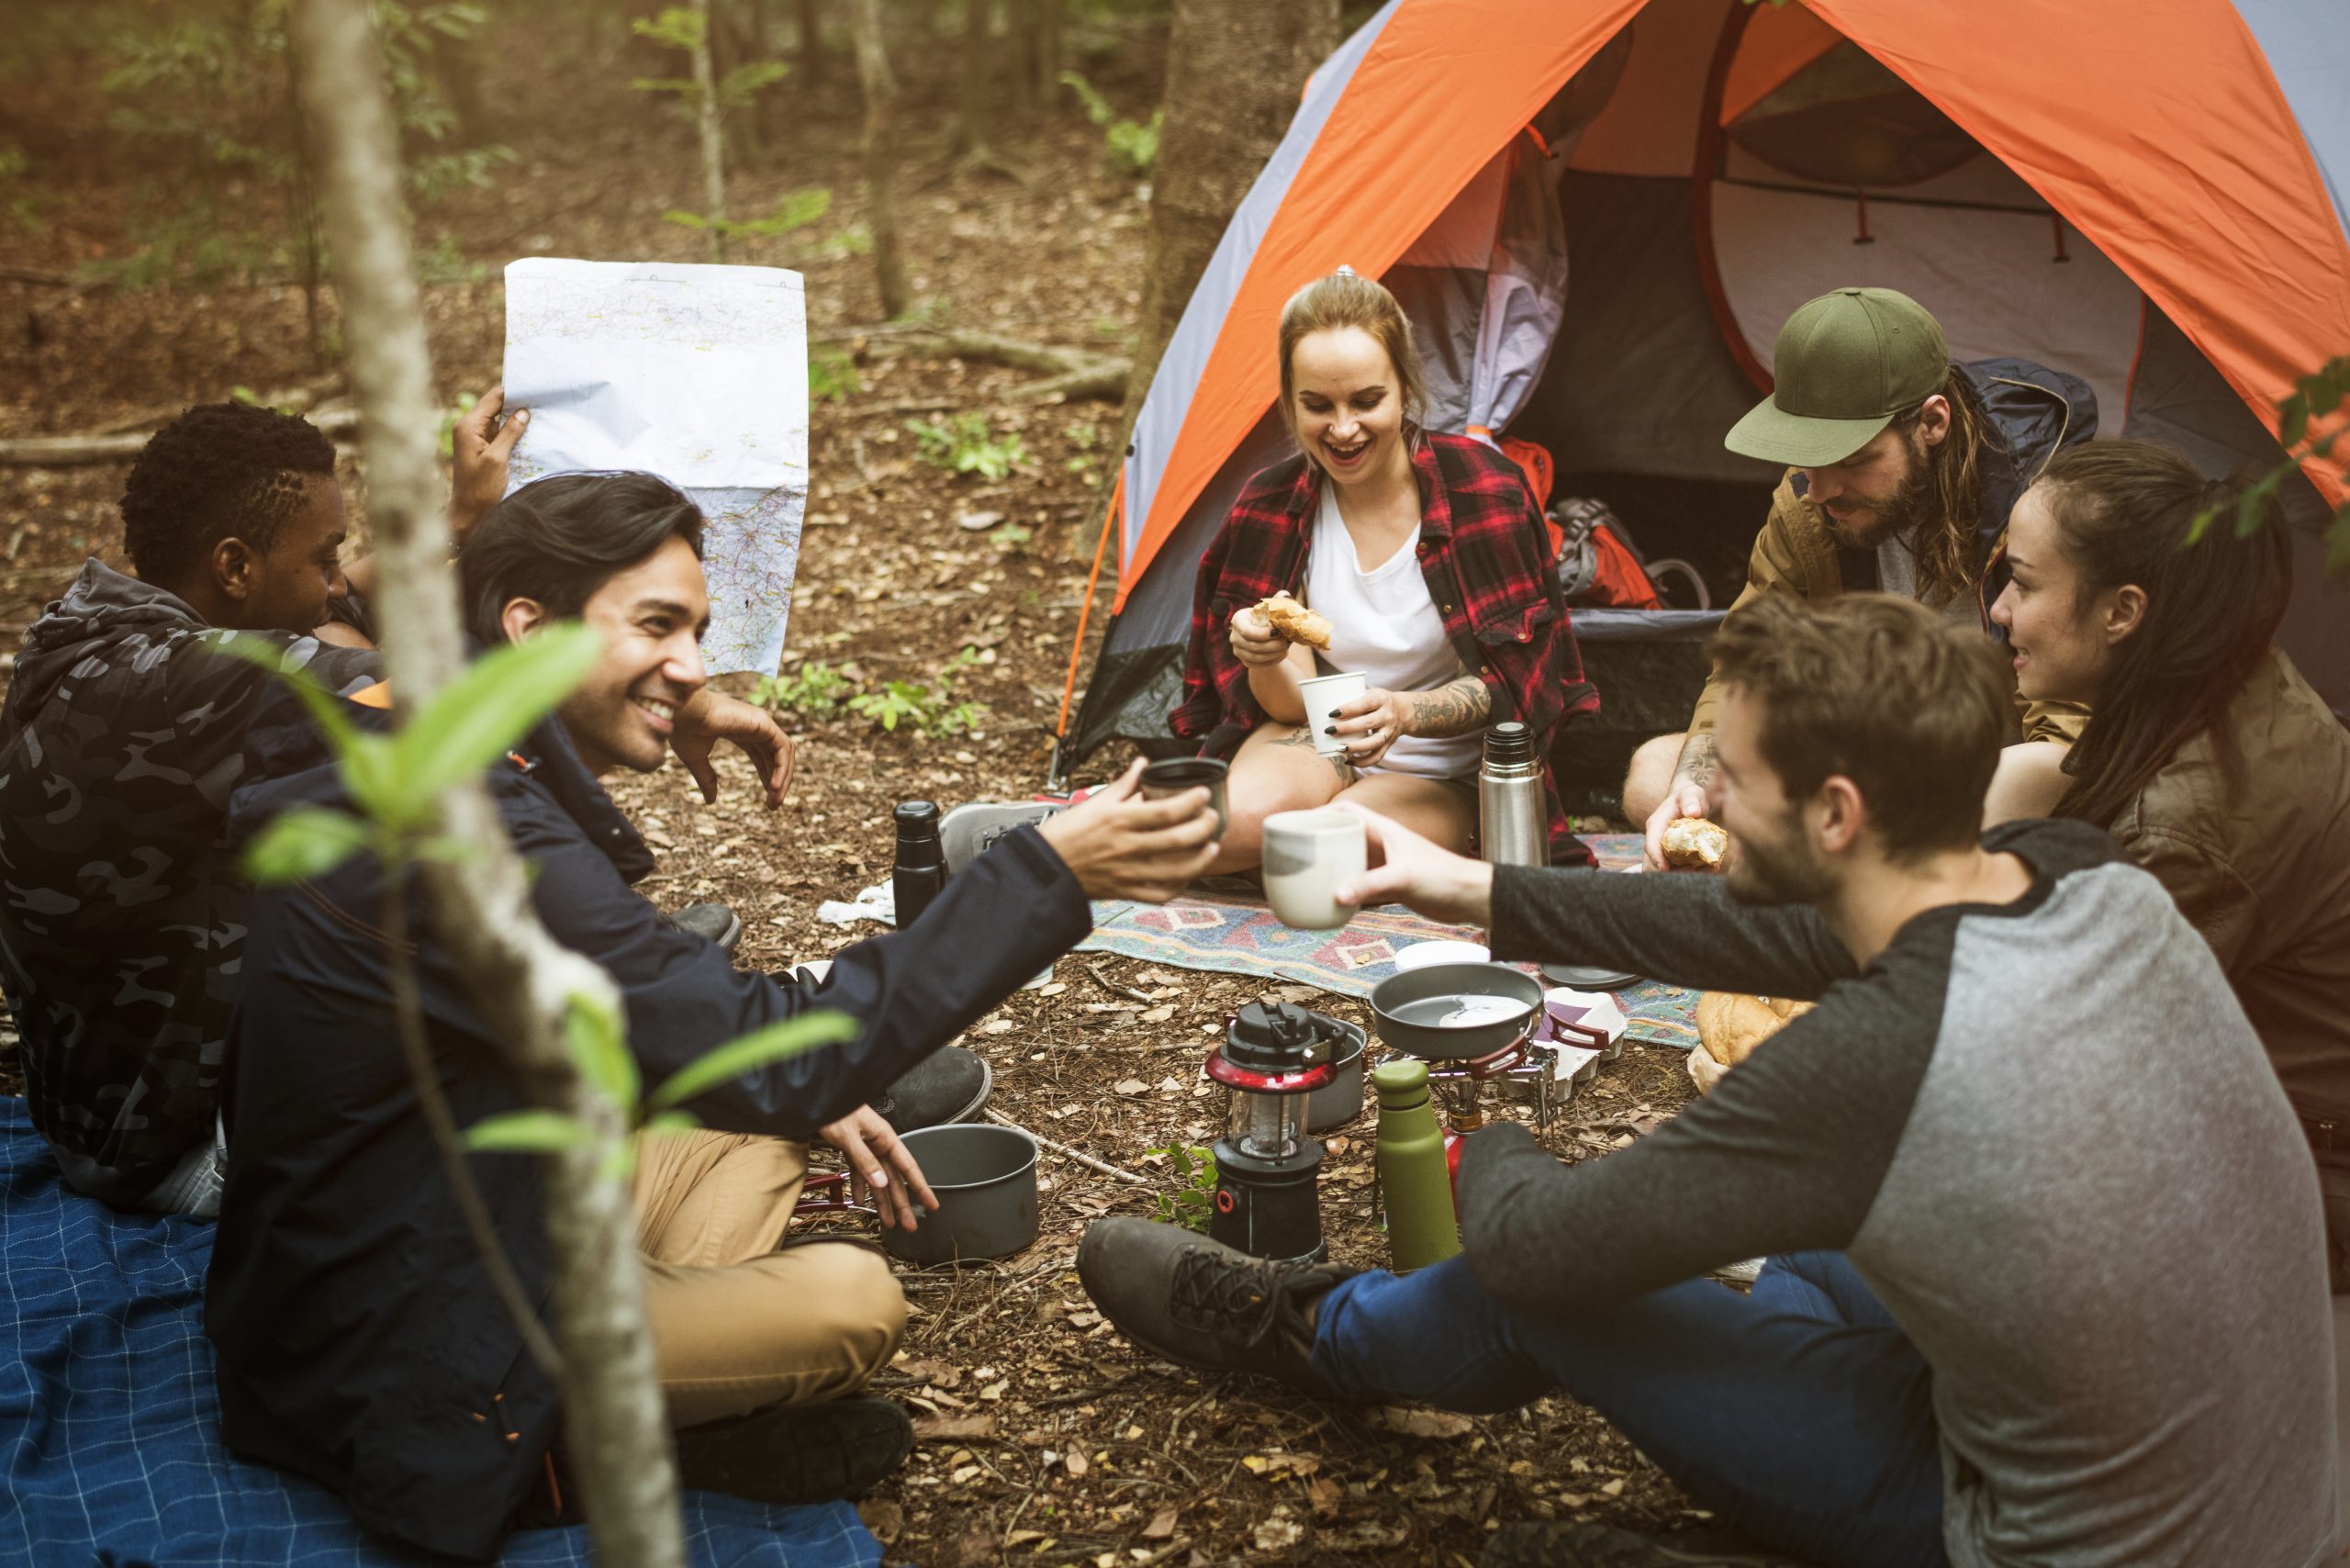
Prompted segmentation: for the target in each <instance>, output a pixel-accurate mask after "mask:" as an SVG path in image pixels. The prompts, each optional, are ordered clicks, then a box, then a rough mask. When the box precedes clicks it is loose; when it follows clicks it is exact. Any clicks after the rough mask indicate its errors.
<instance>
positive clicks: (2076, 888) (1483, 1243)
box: [1460, 823, 2336, 1568]
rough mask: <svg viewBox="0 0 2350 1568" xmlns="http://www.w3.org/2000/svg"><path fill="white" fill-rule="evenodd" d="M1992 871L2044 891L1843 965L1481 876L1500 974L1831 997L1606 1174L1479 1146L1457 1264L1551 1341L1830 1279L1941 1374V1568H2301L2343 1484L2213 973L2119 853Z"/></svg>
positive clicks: (1583, 885) (1924, 926) (1558, 881)
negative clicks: (1529, 1317)
mask: <svg viewBox="0 0 2350 1568" xmlns="http://www.w3.org/2000/svg"><path fill="white" fill-rule="evenodd" d="M1985 842H1986V846H1988V847H1991V848H1994V849H2000V850H2006V851H2009V852H2012V853H2014V854H2016V855H2017V856H2019V857H2021V858H2022V859H2023V860H2024V861H2025V862H2026V863H2027V864H2028V865H2029V866H2030V867H2031V870H2032V873H2033V880H2032V885H2031V890H2030V891H2029V892H2028V893H2026V894H2025V895H2024V896H2023V897H2022V898H2021V899H2020V900H2018V901H2017V902H2014V903H2011V904H2006V905H2000V906H1996V907H1995V906H1986V905H1958V906H1951V907H1945V908H1942V909H1936V910H1931V911H1929V912H1928V913H1924V914H1921V915H1919V916H1918V917H1917V918H1916V919H1914V920H1912V921H1910V922H1909V923H1908V924H1906V925H1904V926H1903V927H1902V928H1901V931H1900V932H1899V934H1898V935H1896V937H1895V938H1894V940H1893V942H1892V944H1891V945H1890V946H1887V947H1886V950H1885V951H1884V952H1883V953H1882V954H1880V955H1878V957H1877V958H1875V960H1874V962H1872V963H1871V964H1870V965H1869V966H1868V967H1867V968H1866V969H1861V970H1857V971H1856V970H1855V969H1854V966H1853V964H1852V958H1851V956H1850V954H1849V953H1847V952H1846V951H1845V949H1844V948H1843V947H1842V946H1841V945H1840V944H1839V943H1838V942H1837V941H1836V939H1835V937H1834V935H1832V934H1831V933H1830V930H1829V928H1828V925H1827V924H1826V923H1825V922H1824V921H1823V920H1821V919H1820V918H1819V916H1818V914H1816V913H1813V912H1812V911H1810V910H1808V909H1804V908H1785V909H1761V908H1748V907H1744V906H1740V905H1739V904H1737V903H1735V902H1732V901H1731V900H1730V899H1729V896H1728V895H1727V893H1726V891H1725V890H1724V889H1723V886H1722V884H1721V881H1720V879H1718V878H1712V877H1689V876H1676V877H1655V876H1650V877H1620V876H1606V875H1601V874H1597V873H1594V872H1587V871H1549V870H1536V869H1531V868H1508V867H1503V868H1498V869H1497V870H1496V872H1495V876H1494V920H1493V925H1494V933H1493V935H1494V955H1495V957H1497V958H1532V957H1536V956H1540V957H1542V958H1561V959H1564V960H1567V961H1571V962H1575V963H1590V964H1604V965H1607V966H1609V967H1624V968H1632V969H1639V970H1641V971H1642V972H1644V973H1648V974H1651V975H1654V976H1657V977H1658V978H1659V979H1662V980H1671V981H1673V982H1676V983H1679V984H1684V985H1693V986H1703V987H1707V988H1711V989H1717V990H1727V991H1760V992H1766V993H1768V994H1771V995H1774V996H1792V997H1801V998H1817V999H1818V1002H1819V1006H1818V1008H1817V1009H1816V1010H1815V1011H1813V1012H1811V1013H1809V1014H1806V1015H1804V1016H1803V1017H1801V1018H1799V1019H1797V1020H1796V1022H1795V1023H1793V1024H1791V1025H1788V1026H1787V1027H1786V1028H1785V1030H1783V1031H1782V1032H1781V1033H1780V1034H1778V1035H1777V1036H1774V1037H1773V1039H1772V1040H1771V1041H1770V1042H1769V1043H1768V1044H1766V1045H1765V1046H1763V1047H1762V1048H1761V1049H1760V1050H1758V1051H1757V1052H1756V1053H1755V1054H1754V1055H1753V1056H1752V1057H1751V1058H1748V1059H1747V1060H1746V1061H1745V1062H1744V1063H1743V1064H1741V1065H1740V1067H1739V1068H1738V1069H1737V1070H1734V1071H1732V1072H1731V1073H1730V1074H1729V1076H1728V1077H1727V1078H1725V1079H1724V1080H1723V1081H1722V1082H1721V1084H1720V1085H1719V1086H1718V1088H1717V1089H1716V1090H1715V1091H1714V1092H1713V1093H1712V1094H1711V1095H1709V1096H1708V1097H1707V1098H1706V1099H1704V1100H1702V1101H1699V1102H1697V1103H1695V1104H1693V1105H1691V1106H1689V1107H1688V1108H1687V1109H1686V1110H1685V1111H1684V1112H1683V1113H1682V1114H1681V1115H1680V1116H1678V1117H1676V1118H1675V1119H1674V1120H1673V1122H1672V1123H1671V1124H1669V1125H1668V1126H1664V1127H1662V1128H1660V1129H1659V1130H1658V1131H1657V1132H1656V1133H1654V1134H1653V1135H1651V1137H1647V1138H1644V1139H1642V1140H1641V1141H1640V1142H1639V1143H1637V1144H1635V1145H1633V1146H1632V1147H1631V1148H1628V1149H1625V1150H1623V1151H1622V1152H1620V1153H1617V1154H1614V1155H1610V1156H1608V1157H1607V1158H1606V1159H1597V1160H1592V1161H1588V1162H1586V1163H1584V1164H1582V1165H1578V1166H1572V1167H1568V1166H1561V1165H1560V1164H1558V1163H1557V1162H1556V1161H1554V1160H1552V1159H1550V1157H1549V1156H1548V1155H1546V1154H1544V1153H1543V1152H1542V1150H1541V1149H1540V1148H1538V1147H1536V1146H1535V1144H1534V1143H1533V1141H1532V1139H1531V1138H1529V1137H1527V1135H1526V1133H1525V1131H1524V1130H1523V1129H1522V1128H1516V1127H1505V1128H1501V1129H1497V1130H1495V1131H1494V1132H1488V1133H1483V1134H1480V1135H1479V1136H1477V1137H1473V1138H1472V1139H1470V1140H1469V1144H1468V1147H1467V1148H1466V1150H1465V1151H1464V1155H1463V1158H1462V1160H1461V1168H1460V1207H1461V1214H1462V1241H1463V1244H1464V1248H1465V1250H1466V1254H1467V1257H1468V1260H1469V1263H1470V1266H1471V1267H1472V1269H1473V1270H1474V1271H1476V1274H1477V1276H1478V1278H1479V1279H1480V1280H1481V1281H1482V1282H1483V1283H1484V1285H1485V1286H1486V1288H1487V1289H1489V1290H1491V1291H1492V1292H1493V1293H1494V1294H1495V1295H1496V1296H1498V1297H1500V1298H1502V1299H1504V1300H1505V1301H1507V1302H1509V1303H1511V1304H1513V1305H1516V1306H1518V1307H1520V1308H1522V1309H1524V1310H1527V1311H1530V1312H1538V1313H1572V1312H1575V1311H1578V1310H1583V1309H1587V1308H1590V1307H1594V1306H1597V1305H1604V1304H1606V1303H1610V1302H1614V1301H1619V1300H1622V1299H1625V1298H1628V1297H1630V1296H1633V1295H1637V1294H1641V1293H1644V1292H1647V1291H1651V1290H1654V1289H1657V1288H1660V1287H1662V1286H1663V1285H1666V1284H1670V1283H1673V1282H1677V1281H1681V1280H1685V1279H1689V1278H1692V1277H1695V1276H1696V1275H1699V1274H1702V1273H1704V1272H1705V1271H1707V1270H1710V1269H1714V1268H1718V1267H1719V1266H1720V1265H1722V1264H1724V1263H1728V1262H1730V1261H1733V1260H1737V1259H1740V1258H1751V1257H1755V1256H1759V1255H1762V1254H1766V1253H1773V1252H1791V1251H1799V1250H1804V1249H1827V1250H1839V1251H1842V1252H1844V1253H1846V1254H1847V1255H1848V1256H1849V1257H1850V1258H1851V1260H1852V1263H1853V1266H1854V1267H1855V1268H1857V1269H1858V1270H1859V1271H1860V1272H1861V1274H1862V1276H1863V1278H1865V1279H1866V1280H1867V1281H1868V1282H1869V1284H1870V1285H1871V1286H1872V1287H1873V1288H1874V1290H1875V1292H1876V1294H1878V1296H1879V1297H1880V1298H1881V1299H1882V1300H1883V1301H1884V1303H1885V1305H1886V1308H1887V1309H1888V1310H1890V1311H1891V1312H1892V1314H1893V1316H1894V1317H1895V1318H1896V1319H1897V1321H1898V1322H1899V1323H1900V1325H1901V1327H1902V1328H1903V1329H1904V1330H1905V1331H1907V1332H1908V1335H1909V1337H1910V1338H1911V1339H1912V1340H1914V1341H1915V1342H1916V1344H1917V1346H1918V1348H1919V1350H1920V1352H1922V1353H1923V1355H1924V1356H1925V1358H1926V1361H1927V1362H1928V1363H1929V1364H1930V1366H1931V1367H1932V1369H1933V1374H1934V1384H1933V1388H1934V1409H1935V1414H1936V1417H1937V1418H1938V1421H1939V1424H1940V1426H1941V1435H1942V1466H1943V1477H1944V1502H1943V1516H1942V1531H1943V1537H1944V1542H1945V1546H1946V1549H1947V1551H1949V1554H1950V1558H1951V1561H1952V1562H1953V1563H1954V1564H1956V1565H1958V1568H1992V1565H1997V1568H2027V1565H2030V1568H2123V1565H2124V1564H2127V1565H2129V1568H2164V1565H2177V1568H2186V1565H2188V1564H2208V1565H2221V1564H2224V1565H2226V1568H2307V1565H2309V1564H2312V1563H2315V1562H2319V1561H2321V1560H2322V1559H2325V1558H2327V1557H2328V1556H2330V1555H2331V1553H2332V1551H2333V1538H2334V1530H2335V1509H2336V1503H2335V1487H2336V1465H2335V1439H2334V1420H2333V1394H2334V1378H2333V1335H2332V1314H2331V1308H2330V1304H2329V1301H2328V1297H2327V1291H2326V1274H2325V1250H2324V1232H2323V1226H2322V1220H2321V1217H2320V1209H2319V1202H2318V1193H2317V1183H2316V1179H2315V1175H2314V1172H2313V1170H2312V1167H2311V1161H2310V1156H2309V1148H2308V1145H2307V1144H2306V1142H2305V1141H2304V1140H2303V1138H2302V1136H2301V1132H2300V1126H2299V1124H2298V1123H2297V1122H2296V1121H2295V1120H2294V1117H2293V1114H2292V1112H2291V1110H2290V1108H2289V1107H2288V1105H2287V1103H2286V1100H2285V1095H2284V1092H2283V1091H2282V1090H2281V1089H2279V1088H2278V1087H2277V1080H2276V1075H2275V1073H2274V1072H2273V1071H2272V1070H2271V1069H2270V1068H2269V1065H2268V1062H2267V1058H2266V1056H2265V1055H2264V1054H2263V1053H2262V1050H2261V1047H2260V1042H2259V1040H2258V1038H2257V1037H2256V1036H2255V1035H2254V1034H2253V1031H2252V1028H2251V1025H2249V1024H2248V1023H2246V1022H2245V1019H2244V1013H2243V1011H2242V1009H2241V1008H2239V1007H2238V1006H2237V1004H2236V1001H2235V998H2234V995H2233V993H2232V992H2231V991H2230V990H2229V988H2228V984H2227V980H2226V979H2225V977H2224V976H2222V975H2221V971H2220V969H2219V966H2218V964H2217V963H2216V961H2214V959H2213V958H2212V957H2211V952H2210V948H2209V947H2208V946H2206V945H2205V944H2204V943H2203V941H2202V940H2201V938H2199V937H2198V936H2197V935H2195V932H2194V931H2193V929H2192V928H2190V927H2189V926H2188V924H2187V923H2186V921H2185V920H2183V919H2182V918H2180V916H2179V915H2178V913H2177V911H2176V910H2175V909H2174V908H2173V907H2172V904H2171V902H2170V900H2169V898H2168V896H2167V895H2166V894H2165V892H2164V891H2163V890H2162V887H2161V885H2160V884H2159V883H2157V882H2156V881H2155V880H2154V879H2153V878H2152V877H2149V876H2147V875H2146V874H2145V873H2144V872H2143V871H2140V870H2138V869H2136V868H2133V867H2132V866H2131V865H2129V864H2128V862H2127V861H2125V860H2123V859H2122V858H2121V854H2120V851H2119V849H2118V848H2117V847H2116V846H2114V844H2113V843H2112V841H2111V840H2110V839H2109V838H2107V837H2106V835H2105V834H2102V833H2099V832H2098V831H2097V830H2095V829H2093V828H2089V827H2087V826H2084V825H2082V824H2080V823H2017V824H2013V825H2011V826H2009V827H2007V828H2002V829H1999V830H1997V831H1996V832H1995V833H1993V834H1991V835H1989V837H1987V838H1986V841H1985Z"/></svg>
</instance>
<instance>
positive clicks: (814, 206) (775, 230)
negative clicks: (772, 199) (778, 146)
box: [661, 185, 833, 240]
mask: <svg viewBox="0 0 2350 1568" xmlns="http://www.w3.org/2000/svg"><path fill="white" fill-rule="evenodd" d="M832 207H833V193H832V192H831V191H830V190H829V189H827V188H825V187H823V186H822V185H819V186H816V187H814V188H812V189H810V190H804V191H794V192H792V193H791V194H790V195H789V196H786V197H784V198H783V205H782V206H780V207H777V208H776V209H775V210H774V211H773V212H770V213H768V214H767V216H766V217H765V218H705V217H703V216H702V215H701V214H700V213H699V212H685V211H681V210H673V211H669V212H665V213H663V214H662V215H661V221H662V222H664V223H674V224H676V225H677V227H679V228H680V229H692V230H704V229H715V230H718V231H719V232H720V233H721V234H723V235H725V236H726V237H727V238H728V239H730V240H737V239H743V238H745V237H749V238H754V239H762V240H772V239H775V238H777V237H778V236H779V235H784V234H789V233H790V232H792V231H793V230H798V229H805V228H807V227H808V226H809V225H810V224H811V223H813V222H815V221H816V220H817V219H818V218H822V217H823V216H824V214H825V213H827V212H829V211H831V210H832Z"/></svg>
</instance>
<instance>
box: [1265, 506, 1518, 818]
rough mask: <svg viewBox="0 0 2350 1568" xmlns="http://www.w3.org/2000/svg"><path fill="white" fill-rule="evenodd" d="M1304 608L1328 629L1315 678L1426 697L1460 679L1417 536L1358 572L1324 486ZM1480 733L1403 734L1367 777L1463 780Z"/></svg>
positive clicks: (1474, 761)
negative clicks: (1359, 679)
mask: <svg viewBox="0 0 2350 1568" xmlns="http://www.w3.org/2000/svg"><path fill="white" fill-rule="evenodd" d="M1304 600H1305V603H1306V604H1307V605H1308V606H1309V607H1310V608H1312V609H1313V610H1315V611H1316V612H1317V613H1319V614H1321V615H1322V616H1324V617H1325V618H1326V619H1327V620H1328V621H1329V622H1330V647H1329V650H1328V652H1326V653H1324V654H1322V655H1318V657H1317V659H1316V663H1318V664H1320V665H1322V666H1325V667H1324V669H1323V671H1322V673H1324V674H1334V673H1337V672H1339V671H1351V672H1355V673H1359V674H1360V675H1361V676H1363V677H1364V678H1366V679H1367V680H1369V681H1370V682H1371V685H1373V686H1377V687H1383V688H1385V689H1387V690H1389V691H1396V692H1403V691H1433V690H1435V689H1437V688H1438V687H1440V686H1443V685H1445V684H1446V683H1447V682H1449V681H1454V680H1458V679H1460V677H1461V676H1462V675H1463V674H1465V673H1466V672H1465V671H1464V670H1463V669H1462V667H1461V664H1460V655H1459V654H1456V653H1454V652H1453V651H1452V644H1451V642H1450V640H1449V639H1448V638H1447V637H1446V636H1445V634H1444V618H1443V617H1442V616H1441V615H1439V614H1438V613H1437V608H1436V600H1434V599H1430V598H1429V597H1428V585H1427V578H1425V577H1422V576H1421V575H1420V531H1419V530H1418V529H1417V528H1414V529H1413V530H1412V536H1411V537H1410V538H1408V539H1406V540H1404V543H1403V544H1402V545H1401V546H1400V547H1399V548H1398V549H1397V550H1396V552H1395V554H1393V555H1390V556H1389V557H1388V558H1387V559H1386V560H1384V561H1382V562H1380V563H1379V564H1378V565H1376V566H1372V567H1371V570H1369V571H1365V570H1363V567H1362V560H1361V557H1360V556H1359V555H1357V554H1355V541H1354V535H1352V534H1350V533H1348V532H1347V524H1346V520H1345V519H1343V518H1341V517H1340V516H1339V515H1338V487H1337V486H1336V485H1335V484H1332V483H1330V482H1328V481H1327V480H1325V481H1324V482H1323V486H1322V507H1321V510H1320V511H1319V512H1318V513H1317V514H1316V515H1315V520H1314V545H1313V549H1312V550H1311V552H1310V553H1309V554H1308V556H1307V560H1306V567H1305V593H1304ZM1484 744H1485V738H1484V733H1483V731H1482V730H1472V731H1470V732H1469V733H1468V734H1465V735H1453V736H1450V737H1449V738H1447V739H1442V740H1436V739H1430V738H1427V737H1426V736H1421V735H1405V736H1404V738H1403V739H1401V740H1399V741H1397V742H1396V743H1395V744H1394V745H1392V746H1390V747H1388V748H1387V755H1386V756H1383V757H1382V758H1380V761H1379V766H1378V767H1373V768H1370V769H1367V770H1366V771H1369V772H1372V773H1382V772H1383V773H1408V774H1412V775H1415V776H1416V777H1418V778H1468V777H1469V776H1470V775H1472V774H1473V773H1475V772H1476V771H1477V765H1478V761H1479V759H1480V757H1481V756H1483V751H1484Z"/></svg>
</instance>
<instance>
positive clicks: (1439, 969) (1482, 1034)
mask: <svg viewBox="0 0 2350 1568" xmlns="http://www.w3.org/2000/svg"><path fill="white" fill-rule="evenodd" d="M1455 997H1494V998H1499V999H1504V1000H1505V1001H1508V1002H1516V1003H1518V1004H1519V1005H1518V1007H1517V1008H1516V1009H1515V1010H1508V1011H1505V1013H1504V1014H1502V1015H1501V1016H1499V1017H1496V1018H1494V1019H1492V1020H1490V1021H1485V1022H1479V1023H1472V1024H1466V1025H1442V1024H1438V1023H1436V1022H1434V1021H1432V1020H1429V1019H1424V1018H1422V1017H1420V1016H1419V1014H1423V1013H1426V1012H1429V1011H1431V1010H1432V1008H1431V1007H1430V1006H1426V1005H1423V1004H1432V1003H1434V1002H1436V1000H1437V999H1438V998H1455ZM1542 1016H1543V1014H1542V983H1541V982H1540V981H1539V980H1536V979H1535V978H1534V977H1533V976H1532V975H1529V974H1527V972H1526V971H1525V970H1523V969H1512V968H1510V967H1509V966H1508V965H1507V964H1430V965H1428V966H1427V968H1425V969H1406V970H1405V971H1404V973H1402V974H1400V975H1392V976H1390V977H1389V978H1387V979H1386V980H1381V981H1380V982H1379V986H1378V989H1377V990H1375V991H1372V992H1371V1017H1372V1019H1373V1020H1374V1022H1375V1023H1376V1024H1377V1025H1378V1028H1379V1037H1380V1038H1381V1039H1382V1040H1383V1041H1384V1042H1386V1043H1387V1044H1388V1045H1391V1046H1393V1047H1395V1048H1396V1049H1397V1050H1399V1051H1402V1052H1404V1054H1405V1055H1407V1056H1416V1057H1420V1058H1425V1059H1427V1060H1428V1061H1463V1060H1472V1061H1473V1060H1475V1059H1477V1058H1483V1057H1489V1056H1492V1055H1493V1054H1494V1052H1496V1051H1504V1050H1507V1049H1508V1048H1509V1047H1512V1046H1514V1045H1516V1043H1517V1042H1518V1041H1520V1040H1523V1039H1525V1038H1527V1036H1529V1035H1531V1034H1532V1033H1533V1031H1534V1026H1535V1025H1537V1024H1538V1023H1539V1022H1540V1021H1541V1019H1542Z"/></svg>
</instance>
